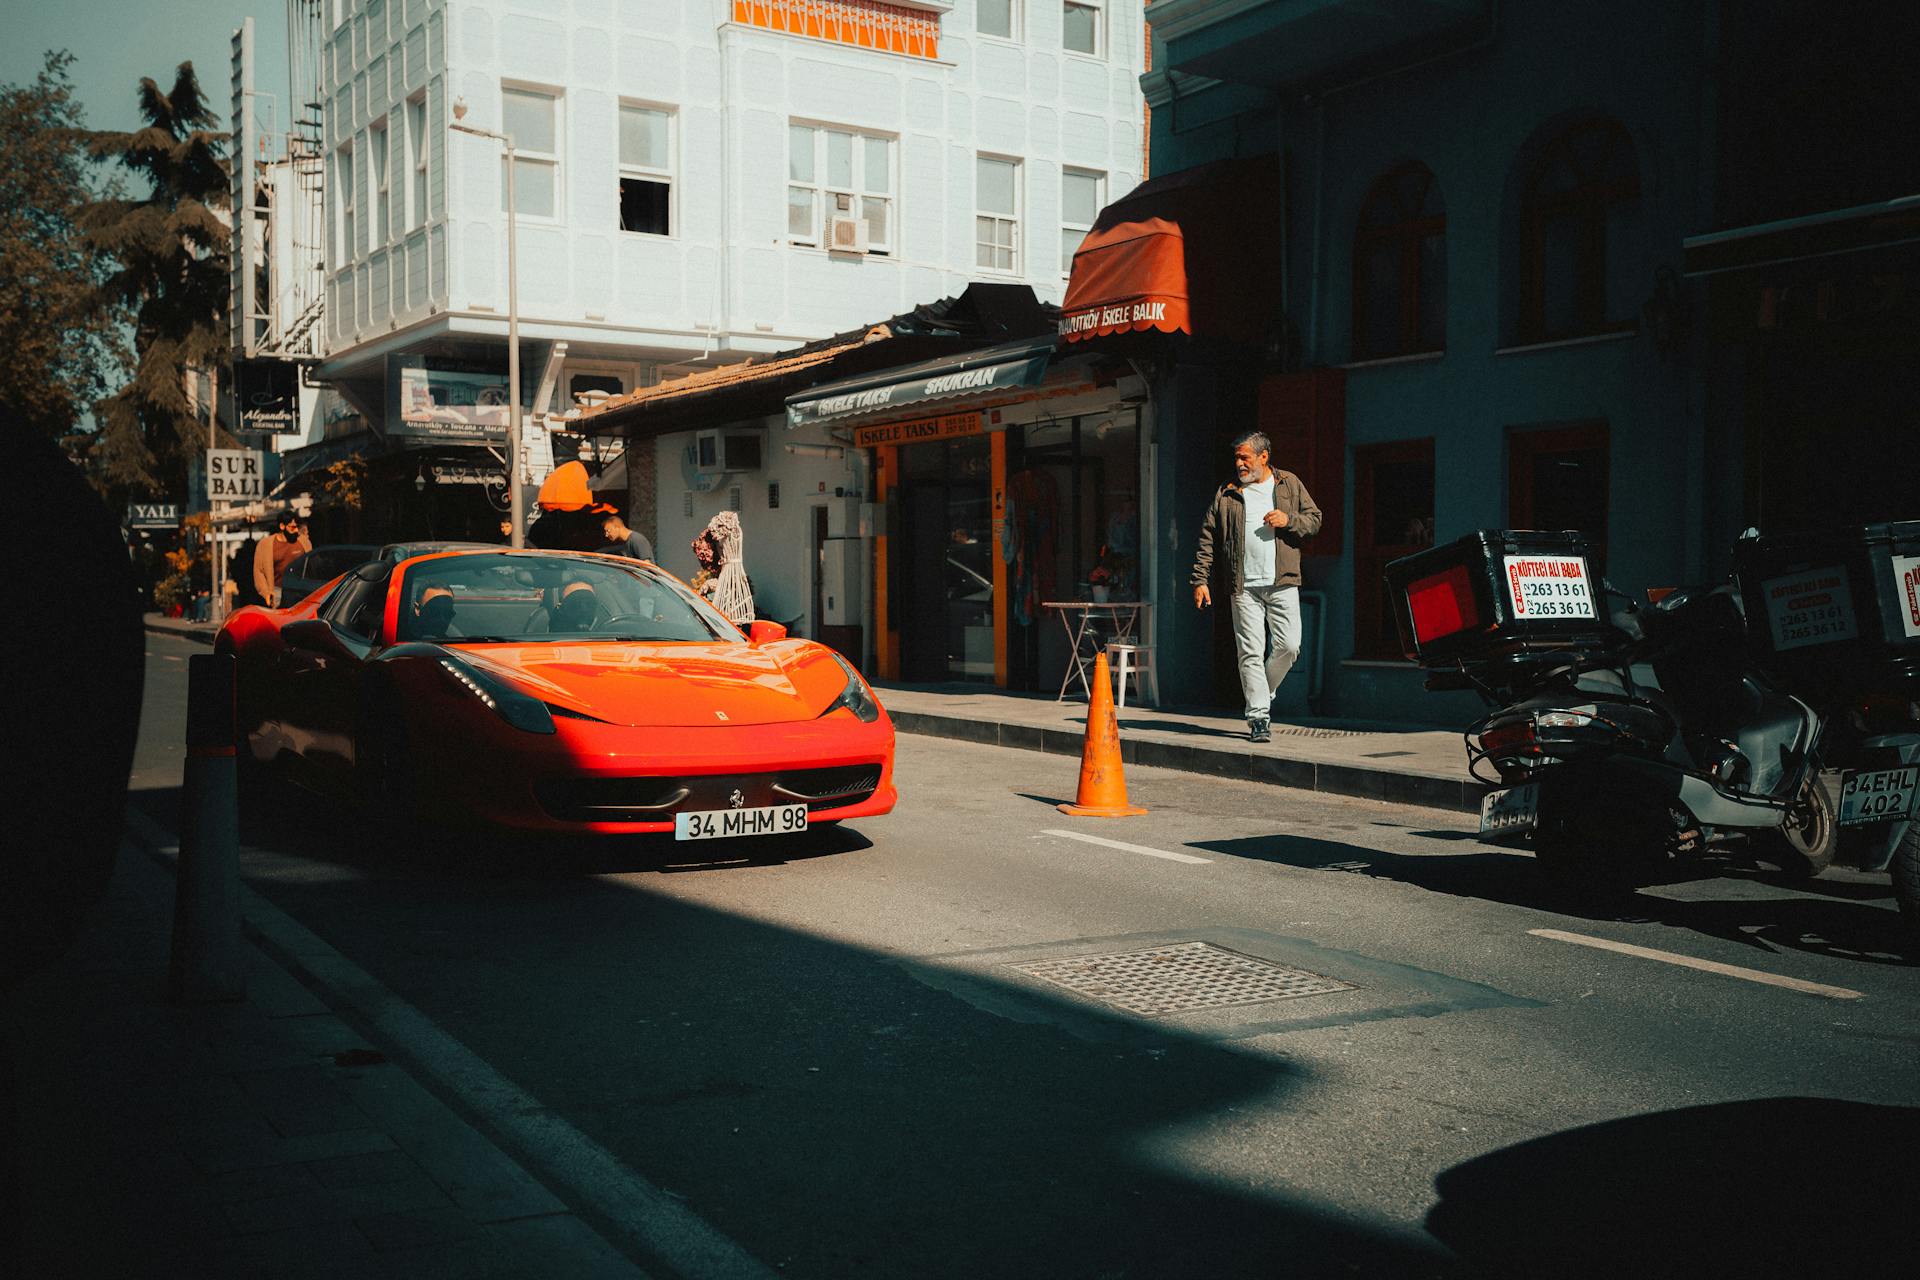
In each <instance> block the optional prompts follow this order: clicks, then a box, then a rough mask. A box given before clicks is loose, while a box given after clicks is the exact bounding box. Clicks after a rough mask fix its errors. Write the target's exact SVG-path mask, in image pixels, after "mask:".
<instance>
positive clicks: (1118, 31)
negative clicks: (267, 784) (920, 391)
mask: <svg viewBox="0 0 1920 1280" xmlns="http://www.w3.org/2000/svg"><path fill="white" fill-rule="evenodd" d="M318 8H319V11H320V14H321V21H322V23H323V24H325V25H326V27H327V28H328V29H327V30H325V31H324V32H323V37H322V38H323V41H324V44H323V48H322V51H321V56H320V76H319V80H320V87H321V92H322V95H323V97H324V102H325V130H326V132H325V146H326V150H327V156H328V180H327V184H326V219H327V227H328V232H329V236H330V242H331V252H330V254H329V258H328V262H327V267H326V303H327V314H326V322H325V323H326V358H325V362H324V364H323V365H322V368H321V370H320V376H321V377H322V378H323V379H325V380H328V381H331V382H333V383H335V385H337V386H338V387H339V388H340V389H341V391H342V392H343V393H344V394H346V395H347V396H348V397H349V398H350V399H352V400H353V401H354V402H355V403H356V404H357V405H358V406H359V407H360V409H361V411H362V412H363V413H365V414H366V415H367V416H368V418H369V419H370V420H372V421H376V422H379V423H380V424H381V426H382V430H383V432H385V433H387V434H389V435H396V434H399V435H404V434H408V433H412V434H415V435H417V436H419V437H422V438H423V439H432V438H434V437H441V438H459V437H461V436H464V437H465V438H466V439H468V440H469V441H472V442H478V439H479V437H480V436H482V435H485V434H488V433H493V434H496V435H497V431H496V422H495V419H497V418H498V417H499V416H500V410H501V407H502V401H501V395H500V390H501V388H500V386H499V384H500V383H503V382H504V376H505V352H504V347H505V340H504V339H505V333H506V326H507V320H506V310H507V287H506V222H505V217H504V182H503V171H504V165H503V161H502V159H501V150H500V147H499V145H498V144H497V143H495V142H493V141H490V140H487V139H482V138H475V137H472V136H468V135H463V134H459V133H453V132H450V131H449V127H448V126H449V124H450V123H451V122H452V119H453V114H452V113H453V108H454V106H455V104H456V102H458V101H461V100H464V103H465V105H466V109H467V114H466V116H465V120H464V122H465V123H467V124H470V125H474V126H477V127H480V128H485V129H494V130H505V131H507V132H510V133H511V134H512V135H513V137H514V140H515V144H516V146H517V148H518V160H517V167H516V170H515V174H516V185H517V189H518V195H517V204H518V219H517V220H518V226H519V232H518V235H519V255H520V267H519V304H520V313H521V334H522V338H523V359H522V369H523V385H524V387H525V392H524V394H525V395H527V396H531V395H532V393H533V389H534V385H535V384H536V383H537V382H538V381H539V377H540V373H541V370H542V368H543V363H544V360H543V356H544V353H545V352H547V351H551V350H552V349H553V348H552V347H551V345H550V344H553V343H558V342H564V343H566V344H567V345H566V356H565V367H564V370H563V372H562V377H561V380H560V383H559V386H558V392H559V394H560V396H561V400H560V403H561V404H562V405H565V404H567V403H570V401H569V400H568V399H567V398H566V397H567V396H568V395H569V393H578V392H583V391H589V390H609V391H622V390H631V389H633V388H635V387H638V386H642V385H646V384H648V383H650V382H652V381H654V380H656V379H657V378H658V377H661V376H668V377H670V376H674V375H675V374H676V373H679V372H685V371H687V370H690V369H693V368H698V367H702V366H703V365H711V364H716V363H724V362H729V361H736V360H741V359H745V358H748V357H750V356H755V355H759V354H763V353H769V352H773V351H778V350H781V349H785V348H789V347H792V346H794V345H796V344H798V343H801V342H805V341H809V340H812V339H817V338H821V337H824V336H827V335H830V334H833V333H835V332H839V331H843V330H846V329H849V328H852V327H855V326H858V325H861V324H863V323H866V322H870V321H873V320H877V319H882V318H885V317H887V316H889V315H893V314H896V313H899V312H902V311H905V310H908V309H910V308H911V307H913V306H915V305H917V304H920V303H924V302H929V301H932V300H934V299H937V298H940V297H942V296H945V295H950V294H955V293H958V292H959V291H960V290H961V289H962V288H964V286H965V284H966V283H967V282H968V281H969V280H974V279H981V280H999V281H1010V282H1024V283H1027V284H1029V285H1031V286H1032V288H1033V289H1034V291H1035V293H1036V294H1038V295H1039V296H1040V297H1041V298H1042V299H1043V300H1046V301H1056V302H1057V301H1058V300H1059V298H1060V296H1061V293H1062V290H1063V288H1064V285H1065V281H1066V272H1067V267H1068V264H1069V260H1070V258H1071V254H1072V250H1073V247H1074V246H1075V245H1077V244H1078V242H1079V239H1080V237H1081V235H1082V234H1083V232H1084V230H1085V228H1086V226H1087V225H1089V224H1090V223H1091V221H1092V219H1093V216H1094V214H1095V213H1096V212H1097V211H1098V210H1099V209H1100V208H1101V207H1102V206H1103V205H1105V204H1106V203H1107V202H1108V201H1109V200H1110V199H1112V198H1114V197H1115V196H1117V195H1118V194H1121V193H1124V192H1125V191H1127V190H1128V189H1130V188H1131V187H1132V186H1133V185H1134V184H1135V182H1136V181H1137V180H1138V178H1139V175H1140V171H1141V160H1142V143H1143V102H1142V98H1141V94H1140V89H1139V76H1140V73H1141V70H1142V59H1143V45H1144V37H1145V28H1144V24H1143V20H1142V3H1141V0H1066V2H1064V3H1062V2H1061V0H958V2H957V3H947V2H945V0H894V2H892V3H880V2H879V0H573V3H571V4H564V3H561V2H560V0H546V2H543V3H535V2H533V0H318ZM836 237H837V238H838V242H837V243H836ZM392 357H398V359H390V358H392ZM412 366H421V367H423V371H420V372H413V373H408V374H405V375H402V373H401V372H400V371H401V369H402V368H403V367H412ZM432 366H438V368H433V367H432ZM676 366H678V367H677V368H676ZM436 375H438V376H436ZM403 381H404V382H405V383H406V386H407V393H408V406H409V412H410V413H411V415H412V416H413V417H414V419H415V421H414V422H413V423H411V424H409V423H407V422H405V421H404V420H403V417H402V415H401V413H400V404H401V395H400V391H401V386H400V384H401V383H402V382H403ZM489 383H491V385H489ZM429 401H431V407H430V408H429V409H428V410H427V411H426V412H414V410H417V409H419V408H420V407H421V406H423V405H426V404H427V402H429ZM540 407H543V408H544V407H546V406H540ZM489 408H491V409H492V410H493V414H492V416H489V414H488V413H487V412H486V410H488V409H489ZM469 411H472V412H469ZM774 452H776V453H777V452H778V450H777V447H776V449H775V450H774ZM650 470H651V468H650V467H647V466H644V465H641V466H636V467H635V468H634V474H633V476H632V483H633V485H634V487H635V497H636V499H638V500H639V502H638V505H639V512H638V515H639V518H638V519H636V521H635V523H636V525H642V524H645V523H650V521H647V520H646V517H647V515H648V514H650V510H649V509H650V507H651V501H652V499H653V497H654V494H653V493H652V491H651V477H650V476H648V475H647V474H646V472H648V471H650ZM678 479H679V478H678V476H677V475H674V474H673V473H672V472H663V473H662V475H661V486H662V490H661V494H660V502H661V504H662V505H663V506H671V507H672V508H673V509H674V510H675V512H676V514H677V513H678V511H679V510H680V509H681V503H680V502H678V501H676V496H677V490H678ZM841 483H843V484H844V480H842V481H841ZM762 487H764V486H762ZM814 487H815V486H814V485H812V484H808V485H807V488H809V489H813V488H814ZM831 487H832V486H831V485H830V486H829V491H831ZM643 488H644V489H645V492H642V490H643ZM715 500H716V501H717V500H718V499H715Z"/></svg>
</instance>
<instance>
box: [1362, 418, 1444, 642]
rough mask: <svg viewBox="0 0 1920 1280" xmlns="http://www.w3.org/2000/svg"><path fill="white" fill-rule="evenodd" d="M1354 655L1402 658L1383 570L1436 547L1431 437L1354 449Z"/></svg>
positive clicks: (1391, 603) (1391, 602)
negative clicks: (1434, 539) (1389, 563)
mask: <svg viewBox="0 0 1920 1280" xmlns="http://www.w3.org/2000/svg"><path fill="white" fill-rule="evenodd" d="M1353 471H1354V476H1353V479H1354V489H1353V543H1354V546H1353V656H1354V657H1356V658H1380V659H1391V658H1398V657H1401V656H1402V654H1401V652H1400V636H1399V632H1398V629H1397V627H1396V625H1395V623H1394V608H1393V601H1392V598H1391V597H1390V595H1389V594H1388V588H1387V584H1386V577H1385V569H1386V567H1387V564H1388V562H1389V561H1392V560H1397V559H1399V558H1400V557H1401V556H1404V555H1411V554H1412V553H1414V552H1415V551H1419V550H1421V549H1422V548H1424V547H1430V546H1432V545H1433V509H1434V507H1433V487H1434V486H1433V441H1432V440H1431V439H1426V440H1400V441H1396V442H1395V443H1393V444H1375V445H1366V446H1363V447H1361V448H1358V449H1355V450H1354V451H1353Z"/></svg>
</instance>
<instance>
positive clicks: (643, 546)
mask: <svg viewBox="0 0 1920 1280" xmlns="http://www.w3.org/2000/svg"><path fill="white" fill-rule="evenodd" d="M600 528H601V531H602V532H604V533H605V534H606V535H607V542H608V543H609V544H610V545H609V546H608V547H606V548H605V550H607V551H609V552H610V553H612V554H613V555H616V556H625V557H627V559H629V560H645V561H646V562H647V563H648V564H652V563H653V544H652V543H651V542H648V541H647V536H646V535H645V534H644V533H635V532H634V531H633V530H632V529H629V528H628V527H627V522H626V521H625V520H623V519H621V518H620V513H619V512H618V511H609V512H607V514H606V516H605V518H604V519H603V520H602V521H601V522H600Z"/></svg>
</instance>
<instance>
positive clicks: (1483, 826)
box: [1480, 782, 1540, 836]
mask: <svg viewBox="0 0 1920 1280" xmlns="http://www.w3.org/2000/svg"><path fill="white" fill-rule="evenodd" d="M1539 812H1540V785H1539V784H1538V783H1536V782H1529V783H1527V784H1526V785H1525V786H1520V787H1509V788H1508V789H1507V790H1505V791H1492V792H1488V793H1487V795H1485V796H1484V797H1482V798H1481V801H1480V834H1481V835H1483V836H1507V835H1515V834H1518V833H1520V832H1522V831H1531V830H1533V822H1534V819H1535V817H1537V816H1538V815H1539Z"/></svg>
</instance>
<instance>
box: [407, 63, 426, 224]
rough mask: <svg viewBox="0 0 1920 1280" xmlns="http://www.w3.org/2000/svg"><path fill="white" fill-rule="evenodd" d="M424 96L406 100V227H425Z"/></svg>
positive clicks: (423, 94)
mask: <svg viewBox="0 0 1920 1280" xmlns="http://www.w3.org/2000/svg"><path fill="white" fill-rule="evenodd" d="M428 145H429V140H428V138H427V95H426V94H425V93H420V94H416V95H414V96H413V97H411V98H408V99H407V228H408V230H412V229H413V228H415V227H424V226H426V225H427V147H428Z"/></svg>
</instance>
